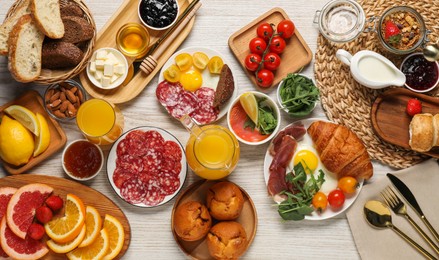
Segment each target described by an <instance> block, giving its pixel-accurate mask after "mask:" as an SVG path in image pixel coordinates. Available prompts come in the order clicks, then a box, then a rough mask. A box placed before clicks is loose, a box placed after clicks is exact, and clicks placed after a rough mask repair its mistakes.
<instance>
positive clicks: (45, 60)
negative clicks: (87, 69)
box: [42, 41, 84, 69]
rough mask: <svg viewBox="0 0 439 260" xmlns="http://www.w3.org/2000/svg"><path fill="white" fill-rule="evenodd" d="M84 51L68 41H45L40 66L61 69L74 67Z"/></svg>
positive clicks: (80, 59)
mask: <svg viewBox="0 0 439 260" xmlns="http://www.w3.org/2000/svg"><path fill="white" fill-rule="evenodd" d="M83 56H84V53H83V52H82V51H81V49H79V48H78V47H76V45H74V44H73V43H70V42H58V41H52V42H45V43H44V44H43V53H42V67H43V68H45V69H62V68H69V67H75V66H76V65H78V64H79V63H80V62H81V61H82V58H83Z"/></svg>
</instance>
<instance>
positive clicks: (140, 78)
mask: <svg viewBox="0 0 439 260" xmlns="http://www.w3.org/2000/svg"><path fill="white" fill-rule="evenodd" d="M189 3H190V1H189V0H178V4H179V6H180V15H181V14H182V13H183V11H184V10H185V9H186V8H187V6H188V5H189ZM138 5H139V1H133V0H125V1H124V2H123V3H122V5H121V6H120V7H119V9H118V10H117V11H116V13H115V14H114V15H113V16H112V17H111V19H110V20H109V21H108V22H107V23H106V24H105V26H104V27H103V28H102V29H101V30H100V31H99V33H98V36H97V40H96V44H95V47H94V50H97V49H99V48H103V47H112V48H115V49H117V46H116V34H117V31H118V30H119V28H120V27H122V26H123V25H124V24H126V23H130V22H134V23H139V24H141V21H140V19H139V17H138V14H137V10H138ZM194 22H195V17H194V18H192V20H191V21H190V22H189V23H188V25H187V26H186V27H185V28H184V29H183V30H182V32H181V33H180V34H179V35H178V36H177V37H176V38H175V40H174V41H173V42H172V43H171V44H170V45H169V47H168V48H167V50H166V51H165V52H164V53H163V55H162V56H161V57H160V58H159V59H158V60H157V66H156V68H155V69H154V70H153V71H152V72H151V73H150V74H149V75H146V74H145V73H143V72H142V71H141V70H139V71H138V72H137V73H136V74H135V75H134V76H133V78H132V79H131V81H129V82H128V83H127V84H126V85H122V86H119V87H117V88H115V89H111V90H103V89H100V88H97V87H95V86H94V85H93V83H91V81H90V80H89V79H88V77H87V71H86V70H84V71H82V73H81V74H80V75H79V77H80V79H81V83H82V85H83V86H84V88H85V89H86V91H87V92H88V94H90V95H91V96H93V97H95V98H102V99H105V100H107V101H109V102H111V103H114V104H119V103H124V102H127V101H130V100H131V99H133V98H135V97H136V96H137V95H138V94H139V93H140V92H141V91H142V90H143V89H144V88H145V87H146V85H147V84H148V83H149V82H150V81H151V79H152V78H153V77H154V76H155V75H156V74H157V72H159V71H160V68H161V67H162V66H163V64H165V62H166V61H167V60H168V58H169V57H170V56H171V55H172V54H173V53H174V51H175V50H176V49H177V48H178V46H180V44H181V43H182V42H183V41H184V40H185V39H186V37H187V36H188V34H189V33H190V31H191V30H192V27H193V25H194ZM147 30H148V32H149V34H150V37H151V39H150V45H152V44H154V43H155V42H156V41H157V40H158V39H159V38H160V37H161V35H162V34H163V33H164V32H165V31H155V30H150V29H147ZM127 60H128V63H129V64H128V65H131V64H132V63H133V59H130V58H128V57H127Z"/></svg>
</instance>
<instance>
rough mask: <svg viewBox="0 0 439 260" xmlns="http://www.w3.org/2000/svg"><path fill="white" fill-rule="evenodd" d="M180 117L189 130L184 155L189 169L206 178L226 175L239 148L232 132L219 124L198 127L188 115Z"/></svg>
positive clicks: (236, 158) (211, 178) (236, 161)
mask: <svg viewBox="0 0 439 260" xmlns="http://www.w3.org/2000/svg"><path fill="white" fill-rule="evenodd" d="M181 121H182V123H183V124H184V126H185V127H186V128H187V129H188V130H189V131H190V132H191V136H190V137H189V140H188V142H187V144H186V159H187V162H188V164H189V167H190V168H191V169H192V171H193V172H194V173H195V174H197V175H198V176H200V177H202V178H204V179H208V180H217V179H221V178H224V177H226V176H228V175H229V174H230V173H231V172H232V171H233V170H234V169H235V167H236V165H237V164H238V161H239V154H240V149H239V143H238V140H236V138H235V136H234V135H233V134H232V133H231V132H230V131H229V130H228V129H227V128H225V127H222V126H219V125H206V126H202V127H199V126H198V125H197V124H196V123H195V122H194V121H193V120H192V119H191V118H190V117H189V116H183V117H182V119H181Z"/></svg>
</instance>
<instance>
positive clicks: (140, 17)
mask: <svg viewBox="0 0 439 260" xmlns="http://www.w3.org/2000/svg"><path fill="white" fill-rule="evenodd" d="M143 1H146V0H139V6H138V8H137V15H138V16H139V19H140V21H141V22H142V24H143V25H145V26H146V27H147V28H149V29H151V30H155V31H161V30H166V29H168V28H170V27H171V26H173V25H174V24H175V22H176V21H177V18H178V16H179V15H180V6H179V5H178V1H177V0H173V2H175V4H176V5H177V15H176V16H175V18H174V20H173V21H172V22H171V23H170V24H168V25H167V26H165V27H155V26H153V25H151V24H148V23H147V22H146V21H144V20H143V18H142V16H141V14H140V6H141V5H142V2H143Z"/></svg>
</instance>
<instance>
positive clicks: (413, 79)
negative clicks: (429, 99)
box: [401, 53, 439, 93]
mask: <svg viewBox="0 0 439 260" xmlns="http://www.w3.org/2000/svg"><path fill="white" fill-rule="evenodd" d="M401 71H402V72H403V73H404V74H405V76H406V82H405V86H406V87H407V88H408V89H410V90H412V91H415V92H419V93H423V92H428V91H430V90H432V89H434V88H435V87H436V86H437V84H438V82H439V66H438V63H437V62H430V61H427V60H426V59H425V58H424V55H423V54H422V53H413V54H411V55H409V56H407V57H406V58H405V59H404V61H403V62H402V64H401Z"/></svg>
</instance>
